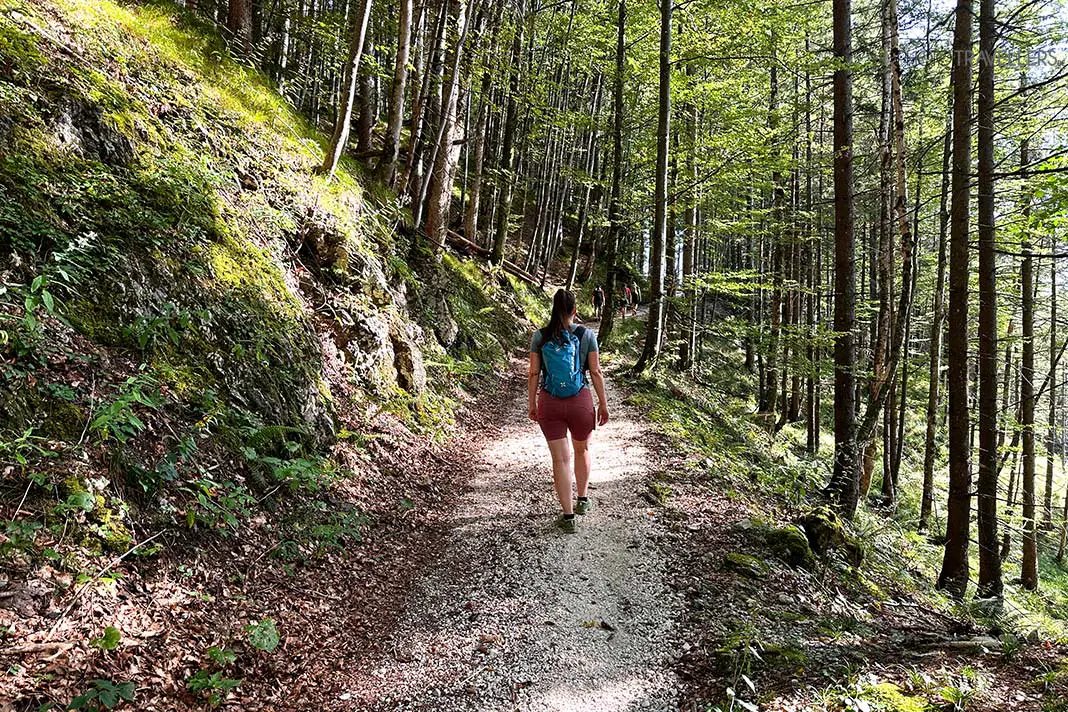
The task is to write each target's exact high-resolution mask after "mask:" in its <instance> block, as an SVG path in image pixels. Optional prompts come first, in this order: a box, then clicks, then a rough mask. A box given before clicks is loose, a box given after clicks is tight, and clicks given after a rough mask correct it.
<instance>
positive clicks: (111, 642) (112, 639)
mask: <svg viewBox="0 0 1068 712" xmlns="http://www.w3.org/2000/svg"><path fill="white" fill-rule="evenodd" d="M121 641H122V635H121V634H120V633H119V629H118V628H116V627H115V626H110V625H109V626H108V627H107V628H105V629H104V633H103V635H101V636H100V637H99V638H94V639H92V640H90V641H89V644H90V645H92V646H93V647H94V648H100V649H101V650H114V649H115V648H117V647H119V643H120V642H121Z"/></svg>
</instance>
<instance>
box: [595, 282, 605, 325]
mask: <svg viewBox="0 0 1068 712" xmlns="http://www.w3.org/2000/svg"><path fill="white" fill-rule="evenodd" d="M602 309H604V290H603V289H601V288H600V287H597V288H596V289H594V290H593V318H594V319H600V318H601V310H602Z"/></svg>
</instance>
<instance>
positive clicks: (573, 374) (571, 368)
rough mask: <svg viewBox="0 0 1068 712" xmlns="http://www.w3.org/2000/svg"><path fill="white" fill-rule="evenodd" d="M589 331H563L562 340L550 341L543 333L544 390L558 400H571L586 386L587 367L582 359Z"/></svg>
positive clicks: (583, 329)
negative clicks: (584, 340) (583, 344)
mask: <svg viewBox="0 0 1068 712" xmlns="http://www.w3.org/2000/svg"><path fill="white" fill-rule="evenodd" d="M585 334H586V328H585V327H583V326H580V327H577V328H576V329H575V331H574V332H571V331H568V330H566V329H565V330H564V332H563V333H561V334H560V339H559V340H557V339H547V338H546V336H547V334H546V333H545V332H544V331H542V333H541V337H542V343H541V370H542V387H543V388H544V389H545V390H546V391H548V392H549V394H550V395H552V396H555V397H557V398H570V397H571V396H573V395H575V394H577V393H578V392H579V391H581V390H582V387H583V386H585V385H586V376H585V372H586V364H584V363H580V359H581V357H582V337H583V336H585Z"/></svg>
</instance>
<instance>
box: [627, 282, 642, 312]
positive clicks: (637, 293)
mask: <svg viewBox="0 0 1068 712" xmlns="http://www.w3.org/2000/svg"><path fill="white" fill-rule="evenodd" d="M630 293H631V296H632V297H633V298H634V302H633V303H634V313H635V314H637V313H638V305H639V304H640V303H641V301H642V292H641V290H640V289H638V283H637V282H635V283H634V284H632V285H631V288H630Z"/></svg>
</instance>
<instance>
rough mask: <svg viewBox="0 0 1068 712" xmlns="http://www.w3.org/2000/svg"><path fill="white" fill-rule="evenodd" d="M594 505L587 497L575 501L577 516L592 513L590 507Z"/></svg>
mask: <svg viewBox="0 0 1068 712" xmlns="http://www.w3.org/2000/svg"><path fill="white" fill-rule="evenodd" d="M592 506H593V503H592V502H591V501H590V500H589V498H587V497H580V498H579V499H576V500H575V514H585V513H586V512H588V511H590V507H592Z"/></svg>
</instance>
